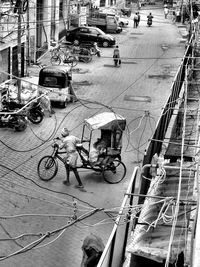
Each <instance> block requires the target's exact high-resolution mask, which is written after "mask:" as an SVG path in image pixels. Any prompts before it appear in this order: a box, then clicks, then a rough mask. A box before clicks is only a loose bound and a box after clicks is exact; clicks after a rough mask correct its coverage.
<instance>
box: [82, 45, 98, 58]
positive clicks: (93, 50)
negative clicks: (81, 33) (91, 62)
mask: <svg viewBox="0 0 200 267" xmlns="http://www.w3.org/2000/svg"><path fill="white" fill-rule="evenodd" d="M80 47H82V48H86V49H88V50H90V53H91V55H95V56H98V57H100V56H101V50H100V49H99V47H98V44H97V43H96V42H94V43H92V42H83V43H81V44H80Z"/></svg>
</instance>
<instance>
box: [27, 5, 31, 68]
mask: <svg viewBox="0 0 200 267" xmlns="http://www.w3.org/2000/svg"><path fill="white" fill-rule="evenodd" d="M26 14H27V21H26V23H27V25H26V73H27V69H28V66H30V25H29V1H27V9H26Z"/></svg>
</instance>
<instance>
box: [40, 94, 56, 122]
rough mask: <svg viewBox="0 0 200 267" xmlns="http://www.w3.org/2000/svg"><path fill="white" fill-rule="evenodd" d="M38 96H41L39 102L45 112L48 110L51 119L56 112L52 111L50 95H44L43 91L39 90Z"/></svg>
mask: <svg viewBox="0 0 200 267" xmlns="http://www.w3.org/2000/svg"><path fill="white" fill-rule="evenodd" d="M38 96H39V99H38V101H39V103H40V105H41V107H42V108H43V109H44V110H47V111H48V113H49V117H51V116H52V114H54V113H55V111H54V110H53V109H52V106H51V100H50V99H49V97H48V94H47V93H43V92H42V91H41V90H39V92H38Z"/></svg>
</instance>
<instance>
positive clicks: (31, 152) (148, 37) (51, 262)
mask: <svg viewBox="0 0 200 267" xmlns="http://www.w3.org/2000/svg"><path fill="white" fill-rule="evenodd" d="M150 8H151V10H147V9H146V10H141V11H140V13H141V22H140V25H139V27H138V28H137V29H134V28H133V23H132V19H131V18H130V25H129V27H127V28H125V29H124V31H123V32H122V33H121V34H119V35H115V36H116V39H117V43H118V44H119V47H120V52H121V57H122V66H121V67H120V68H114V67H113V62H112V52H113V49H112V48H106V49H103V48H102V57H101V58H94V60H93V61H92V63H90V64H87V65H85V64H83V63H82V64H79V65H78V66H77V68H76V71H75V72H74V74H73V81H74V87H75V91H76V94H77V96H78V97H79V99H80V100H81V101H80V102H77V103H75V104H70V105H69V106H68V107H67V108H66V109H58V108H55V110H56V114H55V116H53V117H51V118H48V117H46V118H45V121H44V122H43V123H42V124H41V125H33V124H30V125H29V127H28V129H27V130H26V131H25V132H22V133H16V132H13V131H12V130H10V129H1V131H0V136H1V144H0V149H1V159H0V164H1V166H0V169H1V183H0V190H1V198H0V204H1V205H0V206H1V214H2V215H4V216H9V215H19V214H23V216H19V217H17V216H14V217H6V219H1V238H8V239H9V238H11V237H12V238H13V237H17V236H20V235H22V234H26V235H25V236H23V237H20V238H17V239H16V240H8V241H4V242H1V256H5V255H11V254H12V253H14V252H16V251H20V250H21V249H22V247H24V246H27V245H28V244H30V243H31V242H33V247H34V245H35V243H34V242H36V240H38V239H39V241H40V238H41V235H40V233H43V234H47V233H48V232H50V231H53V230H56V229H60V228H62V227H64V226H65V225H69V227H68V228H66V230H63V232H59V233H58V234H55V235H54V236H53V237H48V234H47V238H46V239H45V240H44V242H42V243H40V244H39V245H38V246H37V247H34V248H32V249H31V250H30V251H29V252H26V253H22V254H19V255H16V256H13V257H10V258H8V259H6V260H4V261H2V262H1V266H3V267H12V266H20V267H35V266H37V267H40V266H45V267H55V266H56V267H66V266H69V267H75V266H76V267H77V266H79V264H80V261H81V256H82V252H81V244H82V241H83V239H84V237H85V236H86V235H87V234H88V233H90V232H93V233H97V234H98V235H100V236H101V237H102V239H103V240H104V242H106V240H107V238H108V236H109V233H110V231H111V229H112V227H113V221H112V220H111V219H110V217H109V216H108V215H107V214H106V213H105V212H104V210H102V211H96V210H95V208H104V209H112V208H114V207H119V206H120V204H121V202H122V198H123V194H124V192H125V190H126V188H127V185H128V182H129V179H130V176H131V174H132V172H133V168H134V166H137V165H139V164H140V162H141V160H142V156H143V154H144V151H145V148H146V146H147V142H148V139H149V138H151V135H152V133H153V130H154V128H155V125H156V122H157V120H158V118H159V115H160V113H161V111H162V107H163V106H164V104H165V102H166V101H167V97H168V95H169V93H170V86H171V83H172V81H173V77H174V75H175V73H176V70H177V68H178V66H179V63H180V60H181V57H182V55H183V53H184V44H182V43H181V42H180V39H181V36H180V34H179V31H178V28H177V27H176V25H174V24H172V23H171V21H170V20H169V19H167V20H165V19H164V16H163V11H162V9H160V8H159V6H154V7H150ZM150 11H152V13H153V15H154V21H153V27H150V28H149V27H147V26H146V16H147V14H148V12H150ZM33 73H37V70H36V69H35V70H33V69H31V74H33ZM106 106H107V107H108V108H106ZM110 108H112V109H113V110H114V111H115V112H117V113H120V114H121V115H122V116H124V117H126V118H127V130H126V132H125V134H124V139H123V153H122V157H123V161H124V162H125V164H126V166H127V170H128V171H127V175H126V177H125V179H124V180H123V181H122V182H121V183H120V184H116V185H109V184H107V183H105V182H104V181H103V180H102V177H101V175H97V174H95V173H92V172H87V171H81V172H80V175H81V178H82V181H83V183H84V185H85V188H86V191H87V192H81V191H79V190H78V189H76V188H74V185H75V184H76V181H75V179H73V177H72V179H71V186H70V187H66V186H64V185H63V184H62V180H63V179H64V177H65V170H64V168H63V166H62V165H59V172H58V174H57V176H56V178H55V179H53V180H52V181H50V182H48V183H45V182H42V181H40V180H39V178H38V176H37V163H38V161H39V159H40V158H41V157H42V156H43V155H46V154H49V153H50V152H51V146H50V145H51V142H49V140H50V139H51V137H52V136H53V135H56V134H59V133H60V130H61V129H62V127H63V126H67V127H69V128H70V129H71V130H72V133H73V134H75V135H77V136H80V135H81V130H82V122H83V120H84V118H87V117H89V116H91V115H93V114H95V113H97V112H100V111H105V110H109V109H110ZM45 188H46V189H45ZM56 192H59V193H56ZM76 198H77V199H78V200H76V201H77V207H78V210H77V212H76V211H75V210H74V205H75V203H74V202H73V201H74V200H75V199H76ZM90 212H95V213H94V214H93V215H90ZM44 214H47V215H48V216H42V215H44ZM49 214H50V215H49ZM73 215H77V216H78V217H79V216H83V217H81V218H85V216H88V215H90V216H89V217H88V218H85V219H84V220H82V221H80V222H78V223H76V224H74V225H70V223H72V221H71V219H70V218H71V217H72V216H73ZM36 233H37V234H36Z"/></svg>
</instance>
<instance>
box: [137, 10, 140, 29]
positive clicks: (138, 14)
mask: <svg viewBox="0 0 200 267" xmlns="http://www.w3.org/2000/svg"><path fill="white" fill-rule="evenodd" d="M137 16H138V20H137V27H138V26H139V23H140V13H139V12H138V13H137Z"/></svg>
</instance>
